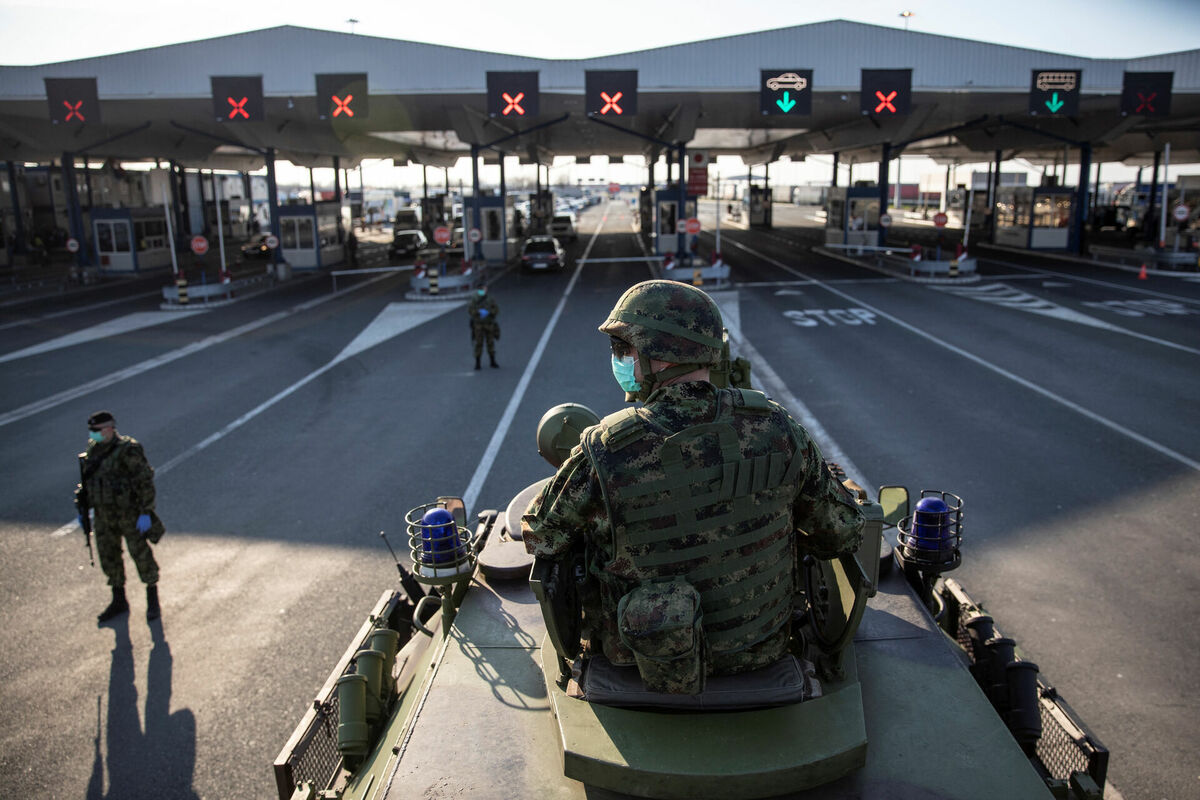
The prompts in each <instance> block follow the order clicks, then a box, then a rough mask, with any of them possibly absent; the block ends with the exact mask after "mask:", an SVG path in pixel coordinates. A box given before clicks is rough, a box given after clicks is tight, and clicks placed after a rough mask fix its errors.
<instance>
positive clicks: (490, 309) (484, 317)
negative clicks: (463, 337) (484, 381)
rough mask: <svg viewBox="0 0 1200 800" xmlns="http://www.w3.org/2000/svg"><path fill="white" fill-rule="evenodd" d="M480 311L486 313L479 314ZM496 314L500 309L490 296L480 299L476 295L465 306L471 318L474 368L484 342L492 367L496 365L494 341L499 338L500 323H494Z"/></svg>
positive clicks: (477, 362)
mask: <svg viewBox="0 0 1200 800" xmlns="http://www.w3.org/2000/svg"><path fill="white" fill-rule="evenodd" d="M480 311H486V312H487V313H483V314H481V313H480ZM498 313H500V307H499V306H498V305H496V301H495V300H493V299H492V296H491V295H490V294H485V295H484V296H482V297H480V296H479V295H478V294H476V295H474V296H473V297H472V298H471V302H470V303H468V304H467V314H468V315H469V316H470V317H471V342H472V344H474V346H475V365H476V366H479V356H480V355H481V354H482V353H483V345H484V343H485V342H486V343H487V351H488V357H489V358H490V359H491V360H492V366H495V365H496V340H497V339H499V338H500V323H499V322H497V321H496V315H497V314H498Z"/></svg>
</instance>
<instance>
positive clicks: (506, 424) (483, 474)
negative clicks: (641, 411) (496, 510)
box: [462, 202, 613, 519]
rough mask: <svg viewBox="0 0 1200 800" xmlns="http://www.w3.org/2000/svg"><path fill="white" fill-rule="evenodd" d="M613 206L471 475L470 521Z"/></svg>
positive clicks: (465, 502)
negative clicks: (535, 372)
mask: <svg viewBox="0 0 1200 800" xmlns="http://www.w3.org/2000/svg"><path fill="white" fill-rule="evenodd" d="M612 206H613V203H612V202H610V203H609V204H608V206H607V207H606V208H605V211H604V216H602V217H601V218H600V224H599V225H597V226H596V230H595V231H593V232H592V238H591V239H589V240H588V244H587V247H586V248H584V251H583V257H582V258H580V259H577V260H576V262H575V272H573V273H572V274H571V280H570V281H568V282H567V288H566V289H564V290H563V293H562V297H560V298H559V300H558V305H556V306H555V307H554V313H552V314H551V315H550V319H549V321H548V322H547V323H546V327H545V329H543V330H542V337H541V338H540V339H538V343H537V347H535V348H534V349H533V354H532V355H531V356H530V357H529V362H528V363H527V364H526V365H525V371H524V372H522V373H521V379H520V380H519V381H517V388H515V389H513V393H512V397H510V398H509V399H508V405H507V406H506V407H505V409H504V413H503V414H501V415H500V422H498V423H497V424H496V430H495V431H493V432H492V439H491V441H489V442H488V445H487V448H486V449H484V451H483V457H482V458H480V459H479V464H478V465H477V466H476V467H475V473H474V474H473V475H471V480H470V482H469V483H467V488H466V490H465V491H464V492H463V494H462V499H463V505H465V506H466V509H467V519H470V518H471V514H472V509H474V507H475V502H476V501H477V500H478V499H479V492H480V491H482V490H483V482H484V481H486V480H487V476H488V473H489V472H491V470H492V464H494V463H495V462H496V456H498V455H499V454H500V446H501V445H502V444H503V443H504V438H505V437H506V436H507V435H508V429H509V428H510V427H511V426H512V421H513V417H515V416H516V414H517V407H518V406H520V405H521V400H523V399H524V397H525V391H526V390H527V389H528V388H529V381H530V380H532V379H533V372H534V370H535V369H537V365H538V363H539V362H540V361H541V360H542V354H543V353H545V352H546V345H547V344H548V343H549V342H550V336H551V334H553V333H554V326H556V325H557V324H558V318H559V317H561V316H562V312H563V308H565V307H566V305H567V298H568V297H570V296H571V290H573V289H574V288H575V282H576V281H578V280H579V273H580V272H581V271H582V270H583V263H584V262H585V261H586V260H587V257H588V253H590V252H592V245H594V244H595V243H596V237H598V236H599V235H600V231H601V230H602V229H603V228H604V223H605V222H606V221H607V220H608V212H609V209H611V208H612Z"/></svg>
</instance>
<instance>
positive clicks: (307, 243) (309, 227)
mask: <svg viewBox="0 0 1200 800" xmlns="http://www.w3.org/2000/svg"><path fill="white" fill-rule="evenodd" d="M296 235H297V237H298V238H299V239H300V247H301V248H304V249H309V250H311V249H312V247H313V221H312V218H311V217H297V218H296Z"/></svg>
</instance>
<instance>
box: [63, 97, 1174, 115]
mask: <svg viewBox="0 0 1200 800" xmlns="http://www.w3.org/2000/svg"><path fill="white" fill-rule="evenodd" d="M1137 96H1138V107H1137V111H1136V112H1135V113H1138V114H1140V113H1141V112H1143V111H1149V112H1151V113H1153V112H1154V106H1153V105H1152V104H1151V102H1150V101H1152V100H1153V99H1154V98H1156V97H1158V92H1151V93H1150V94H1149V95H1144V94H1142V93H1141V92H1138V93H1137ZM67 119H70V117H67Z"/></svg>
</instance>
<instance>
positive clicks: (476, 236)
mask: <svg viewBox="0 0 1200 800" xmlns="http://www.w3.org/2000/svg"><path fill="white" fill-rule="evenodd" d="M467 239H468V240H469V241H470V242H471V243H472V244H475V243H477V242H482V241H483V231H481V230H479V228H471V230H469V231H467Z"/></svg>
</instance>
